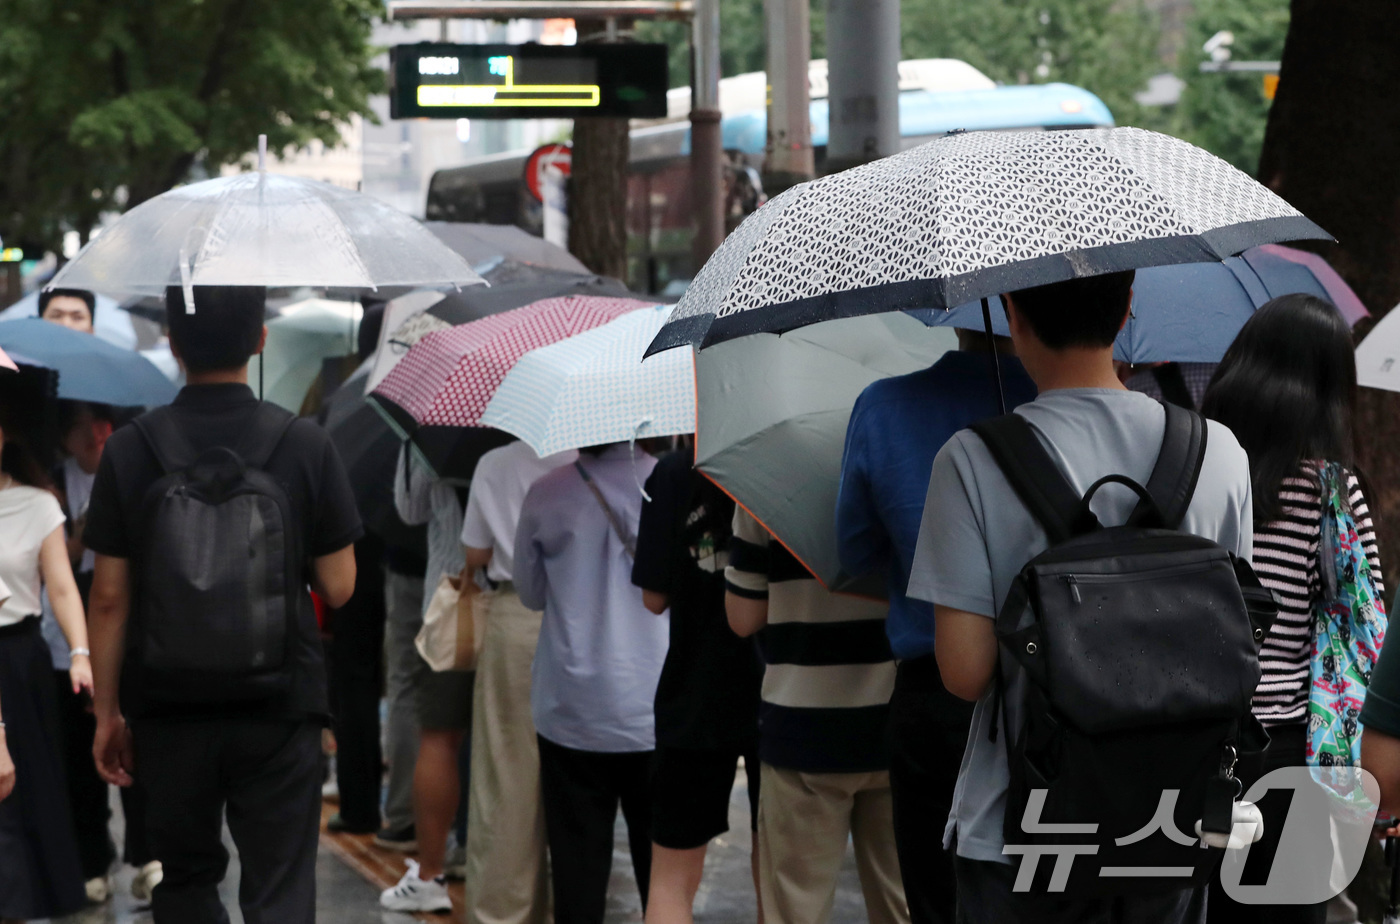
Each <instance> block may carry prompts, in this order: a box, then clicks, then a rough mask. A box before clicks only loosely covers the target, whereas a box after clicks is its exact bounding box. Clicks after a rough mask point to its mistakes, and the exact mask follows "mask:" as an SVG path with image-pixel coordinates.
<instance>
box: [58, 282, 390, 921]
mask: <svg viewBox="0 0 1400 924" xmlns="http://www.w3.org/2000/svg"><path fill="white" fill-rule="evenodd" d="M194 292H195V299H194V300H195V305H196V309H197V310H196V311H195V312H186V310H185V305H184V299H183V297H182V295H181V291H180V289H178V288H172V289H170V290H168V291H167V293H166V306H167V311H168V316H169V324H170V342H171V349H172V351H173V352H174V353H175V355H176V357H177V358H178V359H179V360H180V362H181V365H182V366H183V367H184V369H185V374H186V381H187V382H188V383H189V384H188V385H186V387H185V388H184V389H182V390H181V392H180V394H179V396H178V397H177V398H176V399H175V402H174V404H172V405H171V407H170V408H168V409H161V410H158V411H155V412H152V413H151V414H149V415H147V418H154V417H155V415H162V416H161V417H160V418H159V419H161V420H163V421H168V422H170V425H171V427H172V430H173V432H174V434H176V435H178V437H179V438H180V439H181V440H182V441H183V442H184V443H185V444H186V447H187V449H188V451H189V453H191V454H192V455H193V456H194V457H197V458H199V459H206V458H210V457H211V455H210V454H209V451H210V450H212V449H215V448H216V447H224V448H228V449H234V448H235V447H240V446H243V445H244V441H245V439H246V438H247V437H248V436H250V435H251V433H252V428H253V427H254V424H255V420H261V419H266V418H267V417H268V415H269V412H268V411H267V410H264V409H262V405H261V402H259V401H258V400H257V399H256V398H255V397H254V395H253V393H252V391H251V390H250V389H249V388H248V385H247V380H248V360H249V359H250V358H251V357H252V356H253V355H254V354H256V353H258V352H260V351H261V350H262V346H263V343H264V341H265V339H266V334H267V332H266V328H264V327H263V323H262V320H263V311H264V299H265V291H264V290H262V289H258V288H252V287H233V286H229V287H215V286H209V287H202V286H197V287H195V289H194ZM274 416H275V414H274ZM144 419H146V418H143V420H144ZM140 422H141V421H138V424H139V423H140ZM148 426H151V425H148ZM158 445H161V443H160V442H159V441H155V442H153V441H152V440H151V438H150V436H149V434H148V433H147V432H145V430H144V429H143V428H142V427H140V426H132V427H125V428H123V429H122V430H120V431H118V432H117V433H114V434H113V435H112V438H111V439H110V440H109V441H108V442H107V447H106V450H105V452H104V453H103V456H102V462H101V465H100V467H99V469H98V472H97V479H96V482H95V483H94V485H93V491H92V500H91V502H90V504H89V508H88V522H87V527H86V530H85V532H84V541H85V543H86V545H87V546H88V548H90V549H92V550H93V551H94V552H95V553H96V554H97V559H96V568H95V576H94V581H93V588H92V598H91V599H92V606H91V612H90V623H91V635H92V642H91V644H92V648H93V663H94V671H95V674H96V677H97V678H98V679H97V680H96V686H97V689H96V694H95V711H96V715H97V723H98V724H97V736H96V740H95V742H94V745H93V751H94V757H95V758H96V760H97V765H98V770H99V772H100V773H101V774H102V775H103V777H104V778H105V779H107V780H108V781H110V782H113V783H116V784H117V785H122V786H126V785H130V783H131V781H132V775H133V774H140V776H141V777H142V781H143V785H144V786H145V787H146V788H147V791H148V792H149V793H151V796H152V798H151V800H150V805H149V806H148V808H147V815H146V820H147V827H148V837H149V839H150V842H151V846H152V849H153V850H154V852H155V854H156V856H157V857H159V858H160V859H161V860H162V861H164V865H165V878H164V881H163V882H162V883H161V884H160V885H159V886H158V887H157V888H156V890H155V894H154V896H153V903H152V906H153V907H152V910H153V912H154V917H155V920H156V922H157V924H175V922H178V924H202V922H225V921H227V920H228V916H227V912H226V911H225V909H224V908H223V906H222V904H221V903H220V901H219V897H218V885H219V882H220V881H221V880H222V879H223V876H224V872H225V870H226V868H227V864H228V854H227V851H226V850H225V849H224V848H223V846H222V844H221V842H220V836H221V831H222V824H223V816H224V809H225V806H227V810H228V825H229V829H230V830H231V832H232V834H233V839H234V842H235V843H236V844H237V846H238V850H239V859H240V862H241V864H242V869H243V874H242V883H241V886H240V890H239V898H240V903H241V905H242V908H243V916H244V918H245V920H247V921H249V922H254V921H276V922H278V924H283V922H286V924H297V922H305V924H311V922H312V921H313V920H314V918H315V905H316V895H315V862H316V845H317V839H318V832H319V827H320V786H321V770H322V756H321V752H320V730H321V728H323V727H324V726H325V724H326V720H327V715H328V712H329V709H328V705H327V702H326V671H325V662H324V657H323V655H322V651H321V643H320V639H319V635H318V631H317V627H316V620H315V614H314V612H313V609H312V607H311V601H310V597H309V595H308V593H307V585H309V586H310V587H312V588H314V589H315V590H316V592H317V593H318V594H319V595H320V597H321V598H322V599H323V600H324V601H325V602H326V604H327V605H329V606H332V607H338V606H341V605H343V604H344V603H345V602H346V601H347V600H348V599H349V597H350V595H351V593H352V592H353V590H354V586H355V559H354V550H353V547H352V544H353V543H354V542H355V540H356V539H358V538H359V537H360V535H361V533H362V530H361V527H360V519H359V515H358V513H357V512H356V509H355V502H354V498H353V496H352V495H351V493H350V486H349V483H348V481H347V479H346V475H345V470H344V468H343V467H342V465H341V462H340V458H339V456H338V455H337V454H336V452H335V449H334V447H333V446H332V445H331V442H330V440H329V438H328V437H327V436H326V434H325V432H324V431H323V430H321V429H320V428H319V427H317V426H316V425H315V424H314V423H313V422H311V421H310V420H295V421H290V422H289V423H286V428H285V430H283V431H282V432H281V435H280V437H279V438H278V440H277V441H276V442H275V448H272V449H271V451H270V453H269V454H267V455H266V458H265V461H264V462H263V463H262V464H261V465H257V466H255V467H256V468H258V469H259V471H260V472H261V473H265V474H266V476H269V477H270V479H271V480H272V482H273V483H275V488H273V489H272V490H274V491H280V498H281V499H280V500H279V504H278V510H284V511H285V520H284V521H283V522H282V524H281V525H282V526H283V527H284V532H283V533H282V534H281V536H280V537H278V538H280V539H281V540H283V541H284V542H286V543H290V545H289V546H288V547H289V548H291V549H299V550H300V551H301V553H302V554H301V556H300V558H301V561H299V562H297V563H296V564H295V565H294V566H288V567H295V568H297V569H298V570H299V571H300V574H297V573H295V572H293V573H292V574H291V576H290V579H289V582H288V584H287V585H286V586H288V587H289V588H290V589H289V590H288V594H289V598H290V600H291V604H290V605H288V606H287V607H286V610H287V611H286V612H285V615H284V617H283V618H284V619H285V625H286V634H285V636H284V638H285V642H286V644H285V653H284V655H283V657H282V658H281V660H280V664H281V665H282V666H281V668H280V670H281V674H279V676H278V682H277V683H276V684H275V685H272V686H269V687H268V690H269V692H267V693H266V695H260V696H258V697H256V698H251V697H249V698H242V699H233V698H229V699H227V700H221V699H220V698H219V697H217V696H211V695H209V691H208V689H207V688H206V689H201V687H204V686H205V684H206V681H204V680H192V681H188V686H189V689H188V696H187V697H184V698H182V697H181V696H179V695H176V694H174V693H172V691H171V690H170V689H168V688H160V690H159V695H157V688H156V687H155V686H153V685H152V683H153V682H152V681H151V679H150V678H151V677H153V676H155V674H154V672H153V671H152V670H151V669H150V663H149V660H150V658H149V652H148V651H147V648H146V642H147V637H148V636H149V634H150V632H151V628H150V626H149V625H146V624H145V623H144V620H145V619H146V618H147V615H148V613H151V612H152V611H151V610H150V609H148V607H147V606H145V605H144V604H143V594H149V595H152V597H154V596H157V595H163V594H165V593H167V592H168V588H167V587H161V586H158V585H159V584H160V583H164V582H162V581H161V579H160V577H159V576H160V574H161V569H162V561H161V560H158V559H157V558H156V557H155V556H154V555H153V554H151V552H150V549H151V545H152V543H153V542H154V541H155V540H156V539H157V538H160V537H159V536H158V535H152V534H148V532H150V531H148V530H147V524H148V523H149V522H151V521H152V519H153V515H152V513H151V509H152V506H153V505H156V504H162V503H163V504H170V503H174V502H172V501H171V500H170V497H169V495H158V494H157V496H156V497H154V498H153V497H151V496H148V495H149V494H151V493H156V492H149V488H150V487H151V485H153V484H154V483H156V482H157V481H158V480H160V479H162V478H163V477H167V476H168V471H167V468H168V465H163V464H162V461H161V460H159V459H158V458H157V456H156V448H155V447H156V446H158ZM161 450H162V452H163V453H169V449H168V447H165V446H163V445H162V446H161ZM212 456H213V457H214V458H218V454H217V453H214V454H212ZM166 461H167V463H168V462H169V459H167V460H166ZM250 467H253V466H250ZM181 497H183V495H178V496H176V498H175V501H176V502H178V501H179V500H180V499H181ZM162 509H163V508H162ZM264 535H266V536H267V537H268V541H267V542H266V543H265V545H266V547H265V548H259V547H256V546H257V545H258V544H257V543H252V545H253V546H254V547H250V548H249V556H250V558H258V556H259V555H262V556H263V558H262V559H258V560H259V561H263V564H262V567H263V568H265V569H266V568H271V567H274V564H270V563H269V562H273V561H274V559H273V557H274V556H281V555H283V554H284V552H283V551H282V548H281V547H280V546H279V547H274V546H273V545H272V542H271V539H272V537H273V536H274V533H272V532H265V533H264ZM181 538H182V541H183V542H184V543H186V544H202V543H209V544H210V546H211V547H217V546H218V545H219V544H220V537H214V536H209V535H193V536H184V535H182V537H181ZM166 545H167V546H168V545H169V543H168V541H167V543H166ZM224 545H225V546H226V545H227V542H226V540H225V541H224ZM175 549H176V552H174V553H172V554H179V550H180V547H179V546H176V547H175ZM166 560H167V561H168V559H166ZM276 564H277V565H281V564H282V563H281V562H280V561H276ZM208 566H209V569H210V571H211V573H212V572H213V571H214V570H216V569H220V568H223V569H225V570H228V569H237V568H240V567H241V568H248V567H251V566H248V565H247V564H246V563H238V562H231V561H229V560H219V561H210V562H209V563H208ZM153 574H154V575H155V577H154V578H152V577H151V575H153ZM142 575H146V577H145V578H143V577H142ZM173 580H174V578H172V581H173ZM199 586H200V585H199V582H198V580H197V579H196V580H195V581H194V582H193V583H192V584H191V585H190V589H189V590H188V591H187V593H188V594H193V595H194V599H195V600H196V601H201V600H204V599H207V600H208V604H209V606H210V612H214V611H218V612H221V613H222V612H224V611H225V610H226V609H227V608H228V604H227V602H226V601H225V600H219V599H215V598H214V596H215V595H213V594H210V593H209V592H207V591H204V592H202V593H203V596H202V597H201V596H200V594H201V591H200V589H199ZM251 592H252V591H250V593H251ZM277 599H281V598H280V597H279V598H277ZM200 605H201V604H199V603H196V604H195V606H196V607H198V606H200ZM216 607H218V609H217V610H216ZM260 612H261V611H260ZM128 616H130V617H131V618H130V619H128ZM160 616H161V617H162V618H166V619H169V618H170V616H169V615H168V614H165V613H162V614H160ZM202 616H203V614H199V613H195V614H192V616H191V618H192V619H197V618H202ZM152 618H154V617H152ZM194 641H195V642H197V641H198V640H197V639H196V640H194ZM193 643H194V642H191V643H190V644H193ZM161 654H162V655H163V656H165V657H167V658H169V657H170V652H169V651H168V650H162V651H161ZM215 654H217V652H216V653H215ZM124 661H125V664H124V663H123V662H124ZM118 678H120V695H119V691H118ZM260 689H261V688H260ZM176 693H178V691H176ZM128 723H129V725H128Z"/></svg>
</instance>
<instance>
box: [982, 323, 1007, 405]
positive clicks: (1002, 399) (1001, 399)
mask: <svg viewBox="0 0 1400 924" xmlns="http://www.w3.org/2000/svg"><path fill="white" fill-rule="evenodd" d="M982 327H983V328H984V329H985V330H986V331H987V345H988V346H990V347H991V349H992V377H993V378H994V379H996V383H997V406H998V407H1000V408H1001V412H1002V413H1003V414H1005V413H1006V386H1005V385H1003V384H1002V381H1001V360H1000V359H998V358H997V338H996V335H995V334H993V333H992V307H991V305H989V304H988V303H987V299H986V297H985V296H984V297H983V298H982Z"/></svg>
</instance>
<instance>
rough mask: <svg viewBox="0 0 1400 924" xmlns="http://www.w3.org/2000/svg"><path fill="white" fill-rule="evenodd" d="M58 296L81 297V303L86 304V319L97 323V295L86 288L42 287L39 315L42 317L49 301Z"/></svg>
mask: <svg viewBox="0 0 1400 924" xmlns="http://www.w3.org/2000/svg"><path fill="white" fill-rule="evenodd" d="M60 296H67V297H68V298H80V299H82V301H83V304H84V305H87V310H88V320H89V321H91V322H92V323H94V324H96V323H97V296H96V295H93V294H92V293H91V292H89V291H88V290H87V289H43V290H42V291H40V292H39V317H41V318H42V317H43V316H44V312H45V311H47V310H48V309H49V302H51V301H53V300H54V299H55V298H58V297H60Z"/></svg>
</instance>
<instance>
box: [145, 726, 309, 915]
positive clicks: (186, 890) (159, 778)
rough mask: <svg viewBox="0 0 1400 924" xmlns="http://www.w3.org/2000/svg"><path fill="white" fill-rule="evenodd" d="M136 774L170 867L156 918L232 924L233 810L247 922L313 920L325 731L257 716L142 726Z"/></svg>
mask: <svg viewBox="0 0 1400 924" xmlns="http://www.w3.org/2000/svg"><path fill="white" fill-rule="evenodd" d="M133 735H134V738H135V744H136V768H137V769H136V772H137V773H138V774H140V775H141V776H142V777H143V778H144V782H145V785H146V787H147V792H148V793H150V794H151V795H152V796H153V798H151V799H150V802H149V804H148V805H147V808H146V821H147V834H148V836H149V837H150V840H151V847H152V848H153V849H154V850H155V854H156V856H157V857H158V858H159V859H160V860H161V862H162V864H163V865H164V867H165V878H164V879H163V880H162V881H161V884H160V885H159V886H157V887H156V890H155V894H154V896H153V901H152V904H151V910H152V912H153V915H154V918H155V922H156V924H226V922H227V921H228V919H229V918H228V912H227V911H226V910H225V909H224V906H223V904H222V903H221V902H220V901H219V892H218V889H219V883H220V882H221V881H222V880H223V878H224V873H225V872H226V871H227V869H228V851H227V850H226V849H225V848H224V845H223V843H222V837H221V835H222V833H223V821H224V809H225V806H227V810H228V827H229V831H230V833H232V835H233V842H234V844H236V845H237V846H238V860H239V863H240V865H241V866H242V879H241V881H240V883H239V888H238V903H239V905H240V906H241V907H242V909H243V919H244V921H245V922H246V924H313V922H314V921H315V919H316V845H317V841H318V837H319V833H320V826H321V811H320V807H321V779H322V775H321V774H322V756H321V727H320V725H318V724H317V723H314V722H274V721H267V720H257V719H179V720H163V719H153V720H147V721H141V722H137V723H136V726H135V728H134V730H133Z"/></svg>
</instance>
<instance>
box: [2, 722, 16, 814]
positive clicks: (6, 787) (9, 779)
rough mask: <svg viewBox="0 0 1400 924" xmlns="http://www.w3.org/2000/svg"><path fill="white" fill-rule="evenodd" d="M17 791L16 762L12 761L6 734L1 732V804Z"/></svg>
mask: <svg viewBox="0 0 1400 924" xmlns="http://www.w3.org/2000/svg"><path fill="white" fill-rule="evenodd" d="M14 791H15V762H14V761H13V760H10V749H9V747H8V746H7V745H6V744H5V732H4V731H3V730H0V802H4V801H5V799H6V798H7V797H8V796H9V795H10V793H12V792H14Z"/></svg>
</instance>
